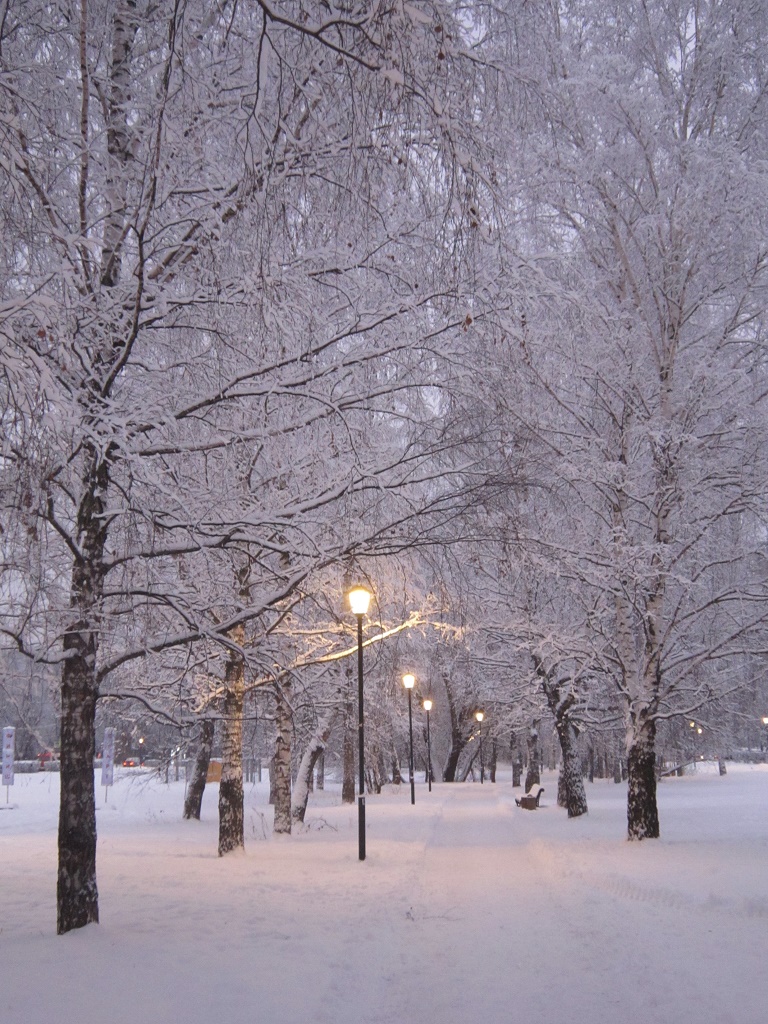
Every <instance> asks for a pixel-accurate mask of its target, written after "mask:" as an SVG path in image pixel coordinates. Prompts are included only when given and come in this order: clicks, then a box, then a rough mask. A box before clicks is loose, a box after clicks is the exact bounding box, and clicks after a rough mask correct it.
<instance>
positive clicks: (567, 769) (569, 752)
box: [555, 717, 588, 818]
mask: <svg viewBox="0 0 768 1024" xmlns="http://www.w3.org/2000/svg"><path fill="white" fill-rule="evenodd" d="M555 727H556V729H557V736H558V739H559V740H560V749H561V751H562V754H563V760H562V763H561V765H560V774H559V776H558V780H557V802H558V804H559V805H560V806H561V807H565V808H566V810H567V811H568V817H569V818H578V817H580V815H582V814H586V813H587V810H588V807H587V793H586V790H585V789H584V779H583V778H582V775H581V759H580V757H579V753H578V749H577V746H576V738H577V735H578V733H577V731H576V728H575V727H574V725H573V724H572V723H571V722H570V721H569V720H568V718H567V717H565V718H563V719H561V720H560V721H557V722H556V723H555Z"/></svg>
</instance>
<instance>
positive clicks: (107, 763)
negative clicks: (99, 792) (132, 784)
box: [101, 726, 115, 788]
mask: <svg viewBox="0 0 768 1024" xmlns="http://www.w3.org/2000/svg"><path fill="white" fill-rule="evenodd" d="M114 777H115V730H114V729H113V728H112V727H111V726H110V727H108V728H106V729H105V730H104V745H103V746H102V748H101V784H102V786H104V787H105V788H106V787H107V786H111V785H112V784H113V782H114Z"/></svg>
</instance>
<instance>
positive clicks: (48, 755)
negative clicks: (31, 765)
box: [37, 750, 59, 771]
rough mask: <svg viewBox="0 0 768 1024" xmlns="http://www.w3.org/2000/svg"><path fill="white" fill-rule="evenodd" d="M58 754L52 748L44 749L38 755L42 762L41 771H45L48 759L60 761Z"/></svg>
mask: <svg viewBox="0 0 768 1024" xmlns="http://www.w3.org/2000/svg"><path fill="white" fill-rule="evenodd" d="M58 759H59V758H58V755H57V754H54V752H53V751H52V750H42V751H41V752H40V753H39V754H38V755H37V760H38V761H39V762H40V771H43V770H44V768H45V766H46V764H47V763H48V761H58Z"/></svg>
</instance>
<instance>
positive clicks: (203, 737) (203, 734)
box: [184, 718, 216, 821]
mask: <svg viewBox="0 0 768 1024" xmlns="http://www.w3.org/2000/svg"><path fill="white" fill-rule="evenodd" d="M215 729H216V723H215V722H214V720H213V719H212V718H204V719H203V720H202V722H201V723H200V745H199V746H198V748H197V756H196V758H195V767H194V769H193V773H192V781H191V782H190V784H189V788H188V789H187V798H186V800H185V801H184V817H185V818H196V819H197V820H198V821H199V820H200V810H201V808H202V806H203V793H204V792H205V783H206V779H207V778H208V766H209V764H210V763H211V750H212V749H213V735H214V732H215Z"/></svg>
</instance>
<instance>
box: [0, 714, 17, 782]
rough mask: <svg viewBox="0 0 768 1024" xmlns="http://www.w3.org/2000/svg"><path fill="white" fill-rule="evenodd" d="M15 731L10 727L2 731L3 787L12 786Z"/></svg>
mask: <svg viewBox="0 0 768 1024" xmlns="http://www.w3.org/2000/svg"><path fill="white" fill-rule="evenodd" d="M15 737H16V730H15V729H14V728H13V726H12V725H7V726H6V727H5V728H4V729H3V785H4V786H12V785H13V756H14V748H15V745H16V739H15Z"/></svg>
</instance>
